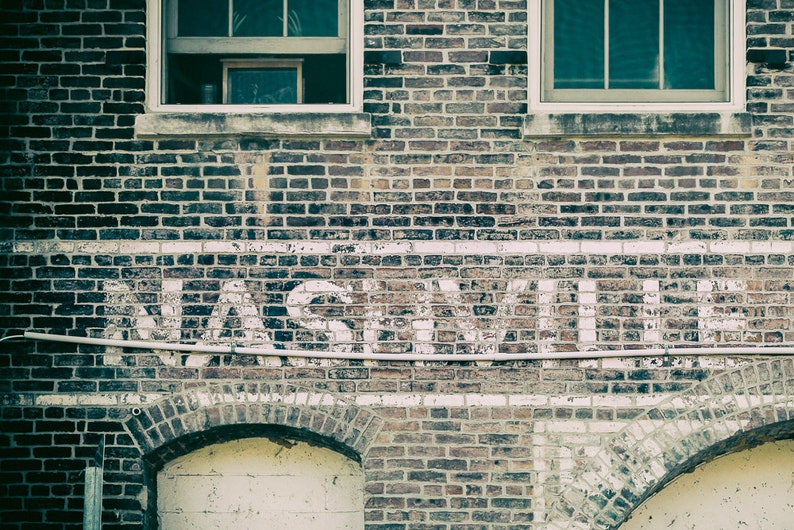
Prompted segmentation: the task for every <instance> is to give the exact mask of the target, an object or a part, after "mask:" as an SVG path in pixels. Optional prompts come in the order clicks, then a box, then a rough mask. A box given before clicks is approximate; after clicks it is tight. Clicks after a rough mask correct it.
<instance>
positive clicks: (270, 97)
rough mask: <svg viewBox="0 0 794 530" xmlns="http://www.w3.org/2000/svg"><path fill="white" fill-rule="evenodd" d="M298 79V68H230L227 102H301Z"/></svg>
mask: <svg viewBox="0 0 794 530" xmlns="http://www.w3.org/2000/svg"><path fill="white" fill-rule="evenodd" d="M298 81H299V80H298V70H297V69H295V68H267V69H261V68H235V69H233V70H229V78H228V83H229V97H228V101H227V103H231V104H238V105H239V104H243V105H251V104H264V105H274V104H286V103H299V101H298Z"/></svg>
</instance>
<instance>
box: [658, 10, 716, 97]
mask: <svg viewBox="0 0 794 530" xmlns="http://www.w3.org/2000/svg"><path fill="white" fill-rule="evenodd" d="M664 88H672V89H676V88H678V89H714V88H715V86H714V0H665V3H664Z"/></svg>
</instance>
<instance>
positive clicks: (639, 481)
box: [544, 358, 794, 530]
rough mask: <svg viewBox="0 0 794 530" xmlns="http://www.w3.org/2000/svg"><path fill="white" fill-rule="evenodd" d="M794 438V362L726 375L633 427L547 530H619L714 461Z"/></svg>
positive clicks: (577, 481) (559, 507)
mask: <svg viewBox="0 0 794 530" xmlns="http://www.w3.org/2000/svg"><path fill="white" fill-rule="evenodd" d="M792 436H794V359H792V358H785V359H765V360H758V361H754V362H751V363H748V364H746V365H744V366H741V367H739V368H737V369H734V370H731V371H727V372H724V373H722V374H719V375H717V376H715V377H713V378H710V379H707V380H705V381H702V382H701V383H698V384H696V385H693V386H692V387H690V388H689V389H687V390H685V391H683V392H681V393H680V394H677V395H675V396H672V397H670V398H668V399H666V400H665V401H664V402H662V403H660V404H659V405H657V406H656V407H654V408H652V409H649V410H647V411H646V412H644V413H643V414H641V415H640V416H639V417H637V418H635V419H634V420H632V422H631V424H629V425H628V426H627V427H625V428H624V429H623V430H622V431H620V432H618V433H617V434H616V435H615V436H614V437H613V438H612V439H611V440H610V442H609V444H607V446H606V447H604V450H603V451H601V452H600V454H599V455H598V456H597V457H596V458H594V459H593V462H591V463H590V464H588V465H587V466H586V468H583V469H581V470H580V471H579V472H578V473H577V474H576V475H575V476H574V480H573V482H572V483H570V484H568V485H566V486H565V487H564V488H563V489H562V491H561V492H560V495H559V497H558V498H557V500H556V501H555V502H554V504H553V505H552V506H551V507H550V510H549V512H548V514H547V517H546V524H545V526H544V528H546V529H548V530H552V529H562V528H616V527H618V526H619V525H620V524H621V523H623V521H625V520H626V519H627V518H628V516H629V515H630V514H631V512H632V511H633V510H634V509H635V508H637V507H638V506H639V505H640V504H641V503H642V502H643V501H645V500H646V499H647V498H648V497H650V496H651V495H653V494H654V493H656V492H657V491H659V490H660V489H661V488H662V487H664V486H665V485H666V484H667V483H669V482H670V481H671V480H672V479H674V478H675V477H677V476H678V475H680V474H681V473H683V472H685V471H688V470H690V469H691V468H693V467H694V466H695V465H697V464H699V463H701V462H703V461H704V460H706V459H708V458H712V457H714V456H718V455H721V454H724V453H727V452H730V451H731V450H740V449H742V448H747V447H748V446H752V445H754V444H758V443H762V442H763V441H767V440H770V439H782V438H790V437H792Z"/></svg>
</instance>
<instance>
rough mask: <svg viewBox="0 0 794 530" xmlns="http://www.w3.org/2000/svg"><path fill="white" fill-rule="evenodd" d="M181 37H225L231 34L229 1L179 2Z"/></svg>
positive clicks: (178, 15) (179, 32)
mask: <svg viewBox="0 0 794 530" xmlns="http://www.w3.org/2000/svg"><path fill="white" fill-rule="evenodd" d="M177 17H178V18H177V20H178V27H177V34H178V35H179V36H180V37H225V36H227V35H228V34H229V2H228V0H179V7H178V8H177Z"/></svg>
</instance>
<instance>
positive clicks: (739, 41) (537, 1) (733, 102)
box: [527, 0, 746, 113]
mask: <svg viewBox="0 0 794 530" xmlns="http://www.w3.org/2000/svg"><path fill="white" fill-rule="evenodd" d="M544 1H545V0H528V5H527V7H528V10H529V13H528V42H527V50H528V54H527V55H528V63H529V65H528V66H529V72H528V73H529V75H528V76H527V77H528V80H529V87H528V93H529V109H530V112H533V111H535V112H540V113H585V112H608V113H637V112H666V113H670V112H741V111H744V109H745V105H746V94H745V83H746V81H745V75H746V72H745V70H746V69H745V66H744V65H745V47H746V37H745V26H746V24H745V19H746V2H745V0H730V1H729V8H728V9H729V12H728V16H729V17H730V21H729V28H728V30H729V33H730V34H729V47H728V50H727V57H728V61H729V68H730V76H729V78H728V84H729V85H728V92H729V100H728V101H725V102H681V103H613V102H570V103H568V102H550V101H542V99H541V98H542V94H543V86H542V83H543V78H542V71H543V56H542V53H543V35H542V33H543V32H542V27H543V18H542V12H541V4H542V3H543V2H544ZM549 1H551V0H549Z"/></svg>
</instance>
